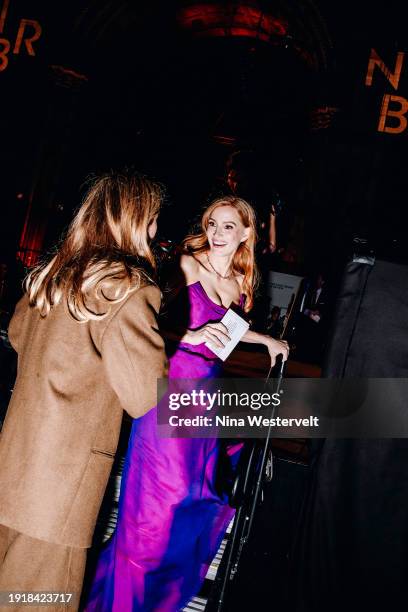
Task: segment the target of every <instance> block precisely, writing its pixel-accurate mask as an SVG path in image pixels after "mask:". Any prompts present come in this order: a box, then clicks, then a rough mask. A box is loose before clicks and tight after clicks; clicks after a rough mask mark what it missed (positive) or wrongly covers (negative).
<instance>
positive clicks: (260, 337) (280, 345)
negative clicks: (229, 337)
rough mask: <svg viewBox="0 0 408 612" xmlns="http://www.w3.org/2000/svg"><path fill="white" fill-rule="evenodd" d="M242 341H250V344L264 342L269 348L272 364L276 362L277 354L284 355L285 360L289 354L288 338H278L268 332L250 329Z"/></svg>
mask: <svg viewBox="0 0 408 612" xmlns="http://www.w3.org/2000/svg"><path fill="white" fill-rule="evenodd" d="M241 342H248V344H263V345H264V346H266V348H267V349H268V352H269V355H270V358H271V366H274V365H275V363H276V357H277V355H282V359H283V361H286V360H287V358H288V356H289V345H288V343H287V342H286V340H276V339H275V338H272V336H267V335H266V334H260V333H258V332H254V331H251V330H248V331H247V332H246V333H245V334H244V336H243V337H242V339H241Z"/></svg>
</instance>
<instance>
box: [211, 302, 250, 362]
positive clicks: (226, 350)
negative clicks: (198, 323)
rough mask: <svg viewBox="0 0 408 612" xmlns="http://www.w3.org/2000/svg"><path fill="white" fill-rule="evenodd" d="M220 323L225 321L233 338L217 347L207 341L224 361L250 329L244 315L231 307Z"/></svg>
mask: <svg viewBox="0 0 408 612" xmlns="http://www.w3.org/2000/svg"><path fill="white" fill-rule="evenodd" d="M220 323H223V324H224V325H225V327H226V328H227V330H228V335H229V337H230V338H231V339H230V341H229V342H228V343H227V344H226V345H225V346H224V347H223V348H221V347H215V346H214V345H211V344H210V343H209V342H206V343H205V346H207V347H208V348H209V349H211V350H212V352H213V353H215V354H216V355H217V357H219V358H220V359H221V360H222V361H225V360H226V358H227V357H228V355H229V354H230V353H231V352H232V351H233V350H234V348H235V347H236V346H237V344H238V342H239V341H240V340H241V338H242V336H243V335H244V334H245V332H246V331H247V330H248V329H249V323H247V322H246V321H245V319H243V318H242V317H240V316H239V315H237V313H236V312H234V311H233V310H231V309H230V308H229V309H228V310H227V312H226V313H225V315H224V316H223V317H222V319H221V321H220Z"/></svg>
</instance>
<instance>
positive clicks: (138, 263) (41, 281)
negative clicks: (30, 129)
mask: <svg viewBox="0 0 408 612" xmlns="http://www.w3.org/2000/svg"><path fill="white" fill-rule="evenodd" d="M160 199H161V194H160V189H159V188H158V186H157V185H155V184H153V183H152V182H151V181H148V180H147V179H145V178H143V177H139V176H137V175H129V174H124V175H118V174H110V175H108V176H104V177H102V178H99V179H97V180H96V181H94V183H93V184H92V185H91V187H90V189H89V191H88V194H87V196H86V198H85V201H84V203H83V205H82V206H81V208H80V209H79V211H78V213H77V215H76V217H75V219H74V221H73V222H72V224H71V226H70V229H69V231H68V233H67V236H66V238H65V240H64V241H63V242H62V245H61V247H60V249H59V251H58V252H57V254H56V255H55V256H54V257H53V258H52V259H51V260H50V261H48V262H46V263H44V264H41V265H40V266H38V267H37V268H35V269H34V270H33V271H32V272H31V273H30V275H29V276H28V279H27V282H26V294H25V296H24V297H23V298H22V300H21V301H20V302H19V304H18V305H17V308H16V311H15V314H14V316H13V318H12V321H11V323H10V328H9V337H10V341H11V343H12V345H13V347H14V348H15V350H16V351H17V353H18V374H17V380H16V384H15V388H14V391H13V394H12V399H11V402H10V405H9V408H8V412H7V416H6V419H5V422H4V426H3V430H2V432H1V436H0V491H1V497H0V592H2V591H6V592H8V591H10V592H12V591H44V592H50V593H58V592H60V593H74V596H73V598H72V599H71V602H70V606H69V609H70V610H73V609H75V608H76V606H77V604H78V600H79V595H80V590H81V586H82V580H83V573H84V567H85V560H86V548H88V547H89V546H90V545H91V540H92V535H93V530H94V526H95V522H96V518H97V515H98V511H99V507H100V504H101V501H102V497H103V494H104V491H105V488H106V484H107V480H108V477H109V474H110V471H111V467H112V462H113V458H114V455H115V451H116V447H117V442H118V437H119V431H120V425H121V420H122V413H123V410H126V411H127V412H128V414H129V415H131V416H132V417H134V418H137V417H139V416H141V415H142V414H144V413H145V412H147V411H148V410H149V409H150V408H152V407H153V406H154V405H156V403H157V391H156V389H157V379H158V378H161V377H163V376H165V374H166V358H165V353H164V345H163V340H162V338H161V337H160V335H159V333H158V331H157V325H156V314H157V312H158V309H159V306H160V291H159V289H158V287H157V286H156V285H155V283H154V281H153V280H152V268H153V267H154V259H153V256H152V253H151V250H150V247H149V238H153V236H154V235H155V233H156V229H157V224H156V219H157V215H158V212H159V207H160ZM3 597H4V595H3ZM63 599H64V598H59V601H58V602H55V605H53V606H52V607H51V608H50V607H48V609H53V610H59V609H66V608H65V607H64V602H63ZM65 599H66V598H65ZM1 603H2V602H0V605H1ZM12 609H15V610H18V609H19V607H18V605H15V606H13V607H12ZM22 609H25V606H24V608H23V607H22ZM31 609H33V608H32V607H31ZM39 609H42V608H39Z"/></svg>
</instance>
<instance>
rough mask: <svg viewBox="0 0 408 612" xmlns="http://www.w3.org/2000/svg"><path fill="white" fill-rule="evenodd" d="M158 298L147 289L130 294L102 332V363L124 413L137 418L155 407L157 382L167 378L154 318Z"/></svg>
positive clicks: (154, 290) (156, 292) (152, 288)
mask: <svg viewBox="0 0 408 612" xmlns="http://www.w3.org/2000/svg"><path fill="white" fill-rule="evenodd" d="M160 301H161V295H160V290H159V289H158V287H156V286H154V285H149V286H146V287H143V288H141V289H139V290H138V291H136V292H135V293H133V294H131V295H130V297H129V298H128V299H127V300H126V301H125V303H124V304H123V305H122V306H121V307H120V308H119V310H118V311H117V313H115V316H114V317H113V318H112V320H111V321H110V323H109V325H108V327H107V329H106V330H105V332H104V334H103V338H102V344H101V354H102V361H103V363H104V366H105V370H106V373H107V377H108V380H109V383H110V385H111V387H112V388H113V390H114V391H115V393H116V395H117V396H118V398H119V401H120V403H121V405H122V407H123V409H124V410H126V412H127V413H128V414H129V415H130V416H132V417H134V418H137V417H140V416H142V415H143V414H145V413H146V412H147V411H148V410H150V409H151V408H153V407H154V406H155V405H156V404H157V379H159V378H164V377H165V376H167V359H166V355H165V351H164V342H163V339H162V337H161V336H160V334H159V331H158V325H157V320H156V316H157V313H158V311H159V308H160Z"/></svg>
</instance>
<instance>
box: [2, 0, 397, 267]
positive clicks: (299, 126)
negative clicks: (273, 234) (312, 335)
mask: <svg viewBox="0 0 408 612" xmlns="http://www.w3.org/2000/svg"><path fill="white" fill-rule="evenodd" d="M3 2H4V0H3ZM1 5H2V2H0V6H1ZM23 18H24V19H35V20H37V21H38V22H39V23H40V25H41V27H42V34H41V37H40V38H39V40H37V41H36V42H34V43H33V46H34V49H35V53H36V55H35V57H30V56H29V55H28V53H27V50H26V49H25V48H24V44H23V45H22V47H21V50H20V53H19V54H13V53H11V52H10V53H9V55H8V59H9V63H8V66H7V68H6V69H5V70H3V71H2V72H0V87H1V100H2V113H1V127H2V129H1V141H0V142H1V146H0V167H1V169H2V179H1V190H0V193H1V211H2V212H1V217H0V218H1V222H0V223H1V225H0V245H1V247H0V248H1V253H2V256H3V258H5V257H8V256H10V254H12V256H13V255H14V254H15V253H16V251H18V249H19V243H21V244H20V257H21V258H22V259H23V261H24V263H25V264H30V263H34V262H35V261H36V258H37V257H38V254H39V253H40V252H41V251H43V250H44V249H47V248H48V247H49V246H50V245H52V244H53V243H54V242H55V240H56V238H57V236H58V235H59V234H60V232H61V230H62V229H63V228H64V227H65V226H66V224H67V222H68V221H69V219H70V218H71V215H72V211H73V210H74V209H75V208H76V207H77V206H78V204H79V203H80V197H81V193H82V190H83V183H84V181H85V179H86V177H88V176H89V175H90V174H92V173H98V172H100V171H104V170H107V169H110V168H116V167H118V166H121V165H123V164H127V165H134V166H135V167H136V168H138V169H140V170H142V171H144V172H147V173H148V174H150V175H152V176H154V177H155V178H157V179H159V180H160V181H162V182H163V183H164V184H165V185H166V187H167V193H168V195H167V204H168V206H167V207H166V208H165V210H164V213H163V216H162V221H161V225H160V234H161V236H162V237H164V238H169V239H176V240H178V239H180V238H181V237H182V236H183V235H184V234H185V232H186V230H187V229H188V228H189V226H190V224H191V222H192V221H193V220H194V219H195V218H196V217H197V215H199V213H200V210H201V208H202V207H203V206H204V205H205V203H206V201H207V200H208V198H209V197H211V196H212V195H216V194H218V193H219V192H220V190H222V189H223V188H224V186H223V180H224V177H225V169H224V168H225V166H224V165H225V161H226V159H227V157H228V155H229V154H230V153H231V152H232V151H234V150H237V149H242V148H250V149H252V150H253V151H255V154H256V156H257V158H258V159H259V167H260V169H261V172H260V175H261V176H262V177H263V180H264V181H265V184H266V185H270V186H272V185H273V186H274V187H275V188H277V189H278V191H279V192H280V193H281V195H282V197H283V199H284V201H285V205H286V210H287V217H288V219H289V222H286V226H285V227H286V229H285V230H284V229H283V226H284V225H285V224H284V223H283V225H282V230H281V232H280V235H279V236H278V240H279V242H280V245H281V246H285V242H287V240H288V235H289V231H290V225H291V223H292V224H293V222H294V219H295V217H297V218H300V219H301V220H302V224H301V226H302V227H304V234H303V238H302V240H304V241H305V244H304V248H303V247H302V254H301V256H300V261H299V262H298V263H299V264H300V265H302V266H305V267H306V268H308V267H312V266H313V265H315V264H316V261H319V260H325V261H326V262H327V260H338V259H339V258H341V257H342V256H343V252H345V251H346V250H347V245H348V243H349V240H350V237H351V236H352V235H355V234H357V235H364V236H371V237H374V239H375V240H376V241H377V242H379V243H382V242H383V241H384V240H388V239H389V238H399V237H402V238H403V237H404V235H405V223H406V220H407V213H406V192H407V189H406V187H407V172H406V170H405V152H406V147H407V133H408V131H407V132H403V133H401V134H398V135H397V134H395V135H394V134H386V133H379V132H378V131H377V124H378V118H379V112H380V106H381V100H382V96H383V95H384V93H391V94H396V95H400V96H405V95H407V96H408V84H407V77H408V66H405V64H404V66H403V69H402V73H401V80H400V84H399V88H398V91H397V92H395V91H394V90H393V88H392V86H391V85H390V84H389V82H388V81H387V80H386V78H385V77H384V75H383V74H381V72H380V71H379V70H378V69H375V71H374V79H373V85H372V87H365V85H364V81H365V75H366V72H367V65H368V58H369V54H370V49H371V48H372V47H373V48H375V49H376V51H377V53H378V54H379V55H380V57H381V58H382V59H383V60H384V61H385V63H386V64H387V65H388V66H389V67H390V69H391V70H393V68H394V65H395V59H396V54H397V52H398V51H404V50H405V48H406V40H405V38H404V37H403V35H405V32H404V24H405V21H404V19H403V14H402V3H401V2H400V3H398V2H395V1H394V0H392V1H391V2H387V3H382V5H381V4H380V5H378V6H374V4H373V3H371V2H369V1H368V0H362V1H359V2H351V0H346V1H343V2H337V1H333V0H318V1H317V0H316V2H311V1H308V0H306V1H300V0H298V1H295V0H287V1H278V2H273V1H259V2H253V1H250V0H247V1H246V2H226V1H224V2H211V1H208V2H201V3H197V2H192V1H191V2H188V1H186V0H178V1H166V2H158V1H157V0H149V1H147V0H146V1H139V2H133V1H131V0H98V1H90V2H89V1H88V2H85V1H84V2H78V1H75V0H74V1H71V2H58V3H56V2H54V3H49V2H48V0H47V1H46V0H42V1H38V2H36V3H34V4H33V3H32V2H28V1H27V0H10V6H9V9H8V14H7V17H6V21H5V25H4V29H3V33H2V34H0V38H1V37H3V38H5V39H8V40H9V41H10V42H11V44H12V45H13V44H14V40H15V36H16V32H17V29H18V25H19V23H20V20H21V19H23ZM257 18H258V26H257V27H255V26H256V19H257ZM262 20H263V21H262ZM265 20H266V21H265ZM265 23H268V24H269V26H270V27H269V26H268V27H269V32H267V33H266V34H265V31H266V30H265ZM254 24H255V25H254ZM271 24H272V25H271ZM271 27H272V30H271V29H270V28H271ZM28 31H29V32H32V29H31V30H30V29H28ZM0 48H1V45H0ZM69 71H74V73H76V76H75V75H72V73H71V72H69ZM326 107H329V109H333V110H332V111H330V110H329V111H328V112H327V108H326ZM325 108H326V111H325V110H324V109H325ZM318 109H320V112H319V113H318ZM322 109H323V110H322ZM317 115H319V116H321V117H323V121H320V122H319V121H318V120H317V119H316V117H317ZM390 122H391V123H392V120H390ZM29 207H31V208H30V213H29V216H28V223H27V229H26V233H25V236H24V237H23V238H22V230H23V226H24V220H25V219H27V211H28V209H29ZM288 228H289V229H288ZM278 230H279V226H278Z"/></svg>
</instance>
